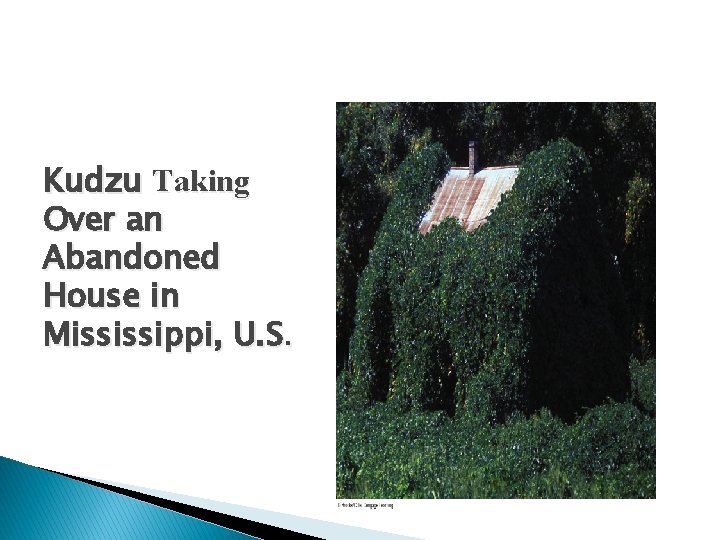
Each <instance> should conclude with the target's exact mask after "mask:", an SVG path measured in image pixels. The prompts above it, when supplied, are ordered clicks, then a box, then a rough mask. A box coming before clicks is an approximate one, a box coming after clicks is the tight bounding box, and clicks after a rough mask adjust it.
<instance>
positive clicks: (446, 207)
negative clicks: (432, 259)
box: [420, 166, 518, 234]
mask: <svg viewBox="0 0 720 540" xmlns="http://www.w3.org/2000/svg"><path fill="white" fill-rule="evenodd" d="M469 172H470V169H469V168H468V167H453V168H452V169H450V172H449V173H448V174H447V176H446V177H445V180H443V182H442V184H441V185H440V187H439V188H438V189H437V191H436V192H435V195H434V197H433V203H432V206H431V207H430V210H428V211H427V212H426V213H425V215H424V216H423V218H422V221H421V222H420V233H421V234H425V233H427V232H428V231H429V230H430V229H432V227H434V226H435V225H437V224H438V223H440V222H441V221H442V220H443V219H445V218H447V217H449V216H452V217H455V218H457V220H458V221H459V222H460V225H461V226H462V228H463V229H465V230H466V231H472V230H475V229H477V228H478V227H480V226H482V225H484V224H485V223H486V222H487V218H488V216H489V215H490V212H491V211H492V210H493V209H494V208H495V207H496V206H497V204H498V203H499V202H500V197H501V196H502V194H503V193H505V192H506V191H508V190H510V189H512V187H513V185H514V184H515V178H516V177H517V174H518V168H517V167H514V166H513V167H486V168H485V169H482V170H480V171H478V172H476V173H475V174H474V175H471V174H469Z"/></svg>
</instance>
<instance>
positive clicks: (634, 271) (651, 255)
mask: <svg viewBox="0 0 720 540" xmlns="http://www.w3.org/2000/svg"><path fill="white" fill-rule="evenodd" d="M624 241H625V244H624V247H623V257H622V261H623V277H624V278H625V281H626V283H627V287H626V288H627V290H628V292H629V296H630V303H631V305H633V306H635V309H634V310H633V313H632V317H633V321H632V325H633V334H634V335H633V338H634V345H635V352H636V353H637V354H638V355H639V356H640V357H641V358H649V357H650V356H652V354H653V352H654V347H655V345H654V344H655V185H654V182H651V181H649V180H648V179H647V178H644V177H643V176H640V175H639V174H636V175H635V176H634V177H633V178H632V180H631V181H630V185H629V187H628V191H627V195H626V198H625V234H624Z"/></svg>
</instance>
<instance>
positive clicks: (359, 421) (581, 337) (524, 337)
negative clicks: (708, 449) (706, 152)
mask: <svg viewBox="0 0 720 540" xmlns="http://www.w3.org/2000/svg"><path fill="white" fill-rule="evenodd" d="M335 117H336V238H335V250H336V257H335V270H336V286H335V289H336V302H335V308H336V497H337V498H338V499H483V498H485V499H487V498H500V499H511V498H530V499H540V498H581V499H589V498H620V499H646V498H649V499H654V498H655V496H656V464H655V461H656V459H655V454H656V444H655V440H656V430H655V416H656V413H655V357H656V353H655V351H656V279H655V260H656V249H655V213H656V184H655V146H656V143H655V140H656V135H655V123H656V105H655V103H639V102H603V103H591V102H577V103H566V102H546V103H540V102H523V103H521V102H462V103H449V102H443V103H432V102H402V103H400V102H366V103H357V102H337V103H336V113H335Z"/></svg>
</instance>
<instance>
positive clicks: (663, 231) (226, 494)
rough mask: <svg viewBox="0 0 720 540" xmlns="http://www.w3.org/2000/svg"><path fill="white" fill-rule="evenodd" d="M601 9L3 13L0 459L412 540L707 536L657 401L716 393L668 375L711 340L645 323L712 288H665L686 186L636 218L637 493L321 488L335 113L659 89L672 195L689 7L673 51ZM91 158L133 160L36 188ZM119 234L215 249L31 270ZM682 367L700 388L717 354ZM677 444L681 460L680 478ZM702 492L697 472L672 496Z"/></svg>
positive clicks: (706, 491)
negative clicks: (656, 215)
mask: <svg viewBox="0 0 720 540" xmlns="http://www.w3.org/2000/svg"><path fill="white" fill-rule="evenodd" d="M611 4H613V3H612V2H611V3H610V5H611ZM610 5H609V4H608V3H604V4H603V8H602V9H603V10H602V11H593V10H592V9H590V8H589V9H588V13H587V14H582V15H580V16H578V17H576V18H572V17H571V13H573V12H571V11H570V8H569V6H575V4H574V3H567V4H565V5H560V6H558V8H557V9H558V11H557V16H556V17H555V16H553V17H549V18H548V19H547V20H546V21H544V22H543V21H541V20H540V16H541V15H547V6H546V5H545V4H542V6H540V5H538V4H533V3H522V4H518V5H516V6H515V5H514V6H511V11H512V12H513V13H514V14H515V17H514V19H510V18H509V14H508V13H506V12H501V11H499V10H498V8H492V7H489V6H482V5H480V4H476V5H473V6H468V5H465V4H464V3H455V2H445V3H442V4H440V5H438V4H437V3H433V4H429V5H424V4H422V3H415V4H412V6H411V7H409V6H410V5H407V6H404V7H402V6H397V7H394V6H393V5H391V3H389V2H364V3H358V4H356V5H348V6H346V7H344V8H340V7H339V6H336V5H334V4H331V3H328V4H321V3H300V2H298V3H281V2H266V3H264V4H263V7H257V6H256V7H250V6H249V5H247V6H245V4H241V3H239V2H237V3H232V2H227V3H218V2H198V3H184V2H167V3H154V2H137V3H136V2H123V3H117V4H115V5H114V6H110V5H105V4H102V5H101V4H100V3H98V2H85V3H77V2H47V3H34V2H24V3H22V4H20V3H17V5H14V6H4V7H3V8H2V11H3V16H2V18H1V19H0V27H1V28H2V36H0V39H1V40H2V45H3V47H2V50H3V53H2V55H3V58H2V88H0V92H2V105H1V106H2V117H1V119H0V122H1V123H2V126H1V128H2V146H1V147H0V163H1V164H2V179H1V180H0V181H1V182H2V184H1V186H2V195H1V198H2V222H1V224H2V229H1V230H2V242H3V247H2V264H1V266H0V269H1V271H2V283H1V286H2V295H1V298H2V325H1V327H0V332H1V334H0V338H1V341H0V343H1V346H2V350H1V352H0V411H2V413H0V455H3V456H6V457H10V458H13V459H17V460H19V461H23V462H25V463H28V464H31V465H36V466H39V467H44V468H48V469H52V470H56V471H61V472H65V473H68V474H72V475H77V476H83V477H89V478H96V479H101V480H106V481H108V482H115V483H121V484H126V485H134V486H144V487H146V488H148V489H155V490H160V491H166V492H172V493H178V494H185V495H188V496H192V497H199V498H204V499H210V500H216V501H222V502H226V503H232V504H237V505H243V506H248V507H254V508H261V509H266V510H272V511H275V512H284V513H288V514H295V515H298V516H305V517H309V518H315V519H322V520H327V521H332V522H336V523H346V524H352V525H358V526H362V527H366V528H370V529H376V530H381V531H387V532H395V533H400V534H407V535H412V536H418V537H428V538H430V537H433V538H447V537H460V536H472V537H476V536H485V535H493V536H496V535H501V534H502V535H503V536H506V537H511V538H514V537H520V536H523V537H527V536H528V535H529V534H537V533H543V532H544V533H548V534H549V533H552V534H553V535H555V536H556V537H561V538H564V537H568V538H569V537H575V536H576V535H577V534H578V532H582V535H583V537H584V538H607V537H608V535H616V536H621V537H631V536H640V535H642V534H645V533H649V532H651V531H656V530H659V529H661V528H662V529H665V530H666V531H667V532H671V533H672V532H679V531H682V532H684V533H685V534H689V533H690V532H691V531H695V532H696V533H700V532H701V531H703V532H707V528H706V527H705V525H706V523H705V520H707V519H708V513H707V512H708V507H707V503H709V501H710V493H711V492H710V489H711V486H713V485H717V482H714V481H712V479H710V478H707V477H704V476H703V475H704V474H705V469H703V463H704V462H705V459H706V458H709V457H710V455H711V453H710V448H706V447H704V446H703V445H700V444H694V443H693V444H691V443H692V441H693V440H694V438H695V437H697V436H698V430H702V429H708V428H709V425H710V423H709V421H706V420H703V419H702V418H700V417H697V416H695V417H688V416H687V415H684V414H682V413H681V412H680V411H679V410H678V409H677V408H676V407H675V405H674V402H675V400H676V399H679V400H681V401H680V402H678V403H682V400H683V399H690V398H692V399H693V400H694V401H693V403H694V405H693V407H694V408H696V409H697V410H707V409H705V407H704V406H703V405H704V403H703V402H702V401H701V400H702V399H703V398H704V397H705V396H710V395H711V394H712V390H711V389H710V388H709V387H708V388H705V386H704V385H707V384H709V380H717V377H712V376H710V377H707V379H709V380H705V379H704V378H703V380H697V378H695V377H693V376H692V373H689V372H686V371H682V370H680V369H679V366H678V363H680V361H682V363H683V365H685V366H686V367H687V366H691V365H693V362H696V361H699V360H700V359H701V358H702V359H704V360H706V361H710V358H711V356H710V354H709V353H706V352H704V351H703V350H702V349H701V346H700V341H699V340H700V338H697V335H696V334H695V333H694V332H699V333H700V334H701V335H705V334H706V333H708V332H712V331H713V330H712V327H711V326H710V317H709V316H708V318H702V320H701V321H699V322H698V324H697V325H695V328H694V332H689V331H688V334H687V336H685V334H682V332H683V330H682V329H679V330H677V329H676V330H674V331H673V332H663V331H662V330H663V329H668V328H670V327H671V326H673V324H672V320H668V316H671V315H672V314H673V313H675V312H676V311H682V310H683V309H684V302H686V301H687V300H688V299H690V298H698V297H703V298H708V292H707V291H705V290H704V289H702V288H701V287H702V283H707V281H706V280H710V279H711V276H712V273H711V272H710V265H709V264H703V263H698V265H697V269H696V270H695V278H696V279H694V280H693V283H689V284H688V283H683V285H682V287H684V289H683V291H682V292H681V291H680V290H678V289H673V284H675V285H676V286H677V285H678V283H673V281H672V280H673V279H674V280H678V279H680V278H679V276H678V275H677V274H674V273H673V272H672V270H673V269H677V270H678V271H682V270H683V268H685V266H684V265H683V263H681V262H679V261H683V260H685V261H687V260H688V258H689V257H692V256H693V253H694V254H695V255H697V252H695V251H694V249H693V246H694V245H695V242H699V240H697V239H691V240H687V238H685V237H684V236H683V235H682V233H681V231H679V230H678V226H677V225H676V221H680V219H678V216H679V215H681V214H682V213H683V212H687V213H688V214H692V215H694V216H695V217H693V219H694V220H698V219H703V217H702V216H703V215H707V216H710V215H711V214H712V212H711V211H708V212H702V211H701V210H700V209H701V208H702V205H704V204H709V201H707V200H704V199H706V198H705V197H698V199H700V200H698V201H696V202H695V203H694V204H695V205H696V206H695V210H693V211H692V212H689V210H688V209H682V208H680V209H675V208H672V209H671V211H670V212H669V213H666V212H665V211H663V210H666V209H667V207H665V208H663V207H662V204H661V213H660V219H659V220H658V229H659V233H660V234H658V238H660V242H661V245H660V246H659V249H658V269H659V272H658V275H659V286H658V287H659V289H660V290H659V296H660V297H661V300H662V301H661V302H659V303H658V305H659V306H661V307H660V309H661V311H659V314H658V315H659V323H658V324H659V326H660V330H661V331H660V332H658V333H659V335H660V336H661V338H660V342H659V350H660V351H661V352H662V354H661V355H659V357H658V366H659V369H658V399H659V401H660V406H659V407H658V411H659V413H658V414H659V418H658V492H657V493H658V500H657V501H643V502H632V501H625V502H623V501H594V502H582V501H575V502H567V501H550V502H539V501H397V502H396V504H395V509H394V510H393V511H379V510H378V511H374V512H370V511H367V510H355V511H351V510H347V509H344V510H343V509H339V508H337V501H336V500H335V484H334V482H335V464H334V463H335V444H334V441H335V431H334V429H335V412H334V403H335V394H334V392H335V382H334V362H335V360H334V339H335V336H334V333H335V332H334V328H335V326H334V325H335V321H334V283H335V274H334V213H335V202H334V201H335V199H334V197H335V186H334V178H335V170H334V152H335V131H334V122H335V119H334V107H335V101H337V100H352V99H363V100H382V99H386V100H393V99H398V100H399V99H402V100H408V99H411V100H412V99H417V100H433V101H450V100H458V101H460V100H468V101H470V100H477V101H481V100H488V99H495V100H513V99H520V100H553V99H558V100H567V99H597V100H651V101H655V100H657V101H658V149H659V152H658V165H659V171H661V173H660V177H659V179H658V183H659V185H660V186H661V187H660V188H659V193H660V195H659V200H661V203H668V202H671V203H672V200H670V199H672V197H669V198H663V197H662V195H663V194H665V193H667V190H665V189H664V188H662V186H663V182H664V181H674V179H673V177H675V175H676V173H677V175H678V176H679V175H680V173H681V172H682V170H683V169H682V166H683V165H684V163H683V162H684V161H686V160H687V159H695V158H697V159H702V158H705V157H708V156H712V155H714V148H713V145H712V144H711V142H710V141H711V140H712V135H713V130H712V126H713V125H715V126H716V125H717V118H707V117H706V116H705V117H703V118H702V120H700V119H699V115H701V114H703V113H701V112H700V107H701V105H702V103H703V102H704V100H707V99H711V98H712V97H713V96H714V95H716V91H717V85H716V84H715V83H714V82H713V81H712V80H711V78H710V75H709V74H706V72H707V64H708V58H703V56H702V55H703V54H704V55H708V54H709V53H708V52H707V51H709V50H711V49H713V48H714V46H716V45H717V43H716V41H717V38H712V37H711V36H712V34H713V32H714V30H713V29H712V28H710V27H709V26H708V25H709V24H710V19H709V18H708V17H702V16H700V17H697V16H696V17H695V18H694V20H693V25H694V29H693V31H692V32H690V31H689V30H688V31H687V36H685V37H686V38H687V39H683V38H680V41H684V42H685V44H684V45H683V47H685V49H684V50H682V49H681V50H677V48H676V46H677V43H676V42H675V41H671V40H666V38H667V37H668V35H667V33H665V32H664V31H663V27H667V26H668V25H670V24H673V22H674V14H669V13H660V12H656V13H655V14H654V15H653V17H654V18H653V20H652V21H646V19H645V17H646V15H647V14H646V12H645V11H642V10H641V9H640V8H638V9H637V10H634V8H633V9H630V8H629V6H625V11H624V12H623V14H622V16H617V15H613V14H612V13H611V12H610V9H609V8H610ZM572 9H573V10H574V9H575V8H574V7H573V8H572ZM574 15H575V14H574ZM472 20H476V21H477V22H476V24H471V21H472ZM494 21H495V22H496V24H495V23H494ZM646 22H647V23H648V24H649V25H650V26H652V28H648V27H646V25H645V23H646ZM601 28H602V29H601ZM610 28H612V32H610V31H609V29H610ZM639 28H642V29H643V31H644V32H645V34H644V37H643V39H640V38H639V36H638V34H637V32H638V29H639ZM593 29H596V30H593ZM592 32H596V34H592ZM606 32H607V33H608V34H612V36H613V37H612V38H610V37H606V35H605V34H606ZM594 36H596V37H597V38H598V39H594ZM586 38H590V39H586ZM601 38H602V39H601ZM643 40H644V41H643ZM640 42H642V43H640ZM580 44H582V45H583V47H580V46H579V45H580ZM699 51H702V52H699ZM696 53H698V54H696ZM670 68H672V69H670ZM671 73H672V75H671ZM683 80H692V82H693V85H692V86H693V90H692V92H693V94H692V96H689V97H683V96H684V94H683V92H684V91H686V90H687V88H686V85H685V84H684V83H683ZM693 107H698V110H697V111H694V109H693ZM702 110H703V111H705V110H706V109H702ZM715 116H717V113H715ZM689 117H690V118H694V119H695V120H696V122H697V124H698V125H696V126H693V129H688V128H687V126H686V124H685V122H687V120H688V118H689ZM695 128H697V129H695ZM703 130H704V131H703ZM689 132H692V137H686V136H682V134H683V133H689ZM668 150H672V152H668ZM664 152H666V154H664ZM670 154H672V156H671V155H670ZM97 164H102V165H103V166H104V167H105V169H106V170H107V171H129V172H135V171H138V172H142V173H143V192H142V194H139V195H138V194H122V195H118V194H105V195H99V194H82V195H80V194H46V193H44V190H43V170H44V167H45V166H63V167H64V168H65V170H67V171H84V172H90V171H92V170H93V169H94V168H95V166H96V165H97ZM157 168H171V169H173V170H174V171H175V172H189V171H190V169H199V170H200V171H202V172H207V171H208V170H209V169H214V170H215V171H217V172H218V173H219V174H227V175H230V176H240V175H242V176H249V177H250V179H251V180H250V186H249V189H250V193H251V195H250V198H249V199H247V200H238V199H235V198H234V197H233V196H232V195H231V194H229V193H220V194H212V193H208V194H202V193H198V194H193V193H187V194H185V193H179V194H175V193H157V192H156V191H155V186H156V182H155V180H154V179H153V178H152V176H151V172H152V170H153V169H157ZM700 176H701V177H703V176H705V173H704V172H703V173H702V174H701V175H700ZM686 179H687V181H688V182H699V180H698V179H697V178H689V177H686ZM683 180H685V178H684V179H683ZM707 180H708V181H709V180H710V179H709V178H707ZM713 182H714V180H713ZM666 185H667V184H666ZM712 189H714V190H715V194H717V189H716V188H712ZM707 199H711V197H707ZM52 204H63V205H65V206H66V207H67V208H68V209H71V210H75V211H81V210H85V211H89V210H112V211H115V212H116V213H117V215H118V217H117V218H116V219H115V221H114V225H113V229H112V232H111V233H104V232H89V231H86V230H84V231H82V232H51V231H48V230H47V229H46V228H45V227H44V225H43V219H42V218H43V213H44V211H45V209H46V208H47V207H48V206H50V205H52ZM132 210H139V211H144V210H145V211H149V210H156V211H161V212H162V214H163V229H164V230H163V232H162V233H128V232H125V231H124V227H123V220H122V216H123V214H124V213H125V212H127V211H132ZM708 210H711V209H710V208H708ZM668 214H672V215H668ZM698 216H700V217H698ZM695 223H696V225H693V226H694V227H696V229H698V230H702V229H703V227H702V226H701V224H698V223H697V221H696V222H695ZM137 240H141V241H142V242H143V245H144V246H145V247H146V248H151V247H153V248H176V249H183V250H185V249H191V248H195V249H207V248H209V247H210V245H211V243H212V242H213V241H217V242H219V243H220V270H219V271H214V272H210V271H204V270H198V271H155V272H150V271H140V272H138V271H120V272H118V271H95V272H92V271H65V272H62V271H55V270H53V271H43V270H41V266H42V261H43V259H44V256H45V253H46V250H47V248H48V246H49V244H50V243H51V242H58V243H60V244H61V245H62V244H64V243H65V242H67V241H72V242H74V243H75V244H77V245H78V246H79V247H82V248H84V249H89V248H96V249H104V248H110V247H113V248H117V249H128V248H130V247H132V245H133V243H134V242H135V241H137ZM668 245H670V246H671V247H670V248H668V247H667V246H668ZM664 246H665V247H664ZM705 262H706V263H708V261H705ZM668 270H670V271H668ZM45 280H49V281H52V282H53V283H56V282H58V281H60V280H64V281H66V282H67V283H68V285H71V286H86V287H91V286H94V287H101V286H105V287H110V286H117V287H122V288H124V287H136V288H138V289H139V290H140V291H141V295H143V296H142V298H143V299H144V300H145V302H144V307H142V308H140V309H135V310H131V309H127V308H124V309H89V308H86V309H64V310H63V309H60V308H57V307H55V308H52V309H45V308H44V307H43V284H44V281H45ZM152 281H158V282H159V283H160V285H165V286H170V287H175V288H177V289H178V290H179V291H180V308H179V309H166V310H161V309H153V308H150V307H148V306H149V301H148V300H149V296H148V291H149V287H150V283H151V282H152ZM663 286H665V288H664V289H663V288H662V287H663ZM708 309H709V308H708ZM662 310H664V311H662ZM701 313H702V312H701ZM46 319H50V320H56V321H58V320H65V319H69V320H75V319H77V320H81V321H84V322H85V323H86V324H88V325H100V324H101V323H103V324H110V325H111V324H112V322H113V321H114V320H121V321H123V322H126V323H127V324H133V323H134V324H143V325H144V324H149V325H152V324H154V321H155V320H162V321H163V322H164V323H165V324H168V325H169V324H178V325H183V326H184V325H194V324H197V325H203V323H204V321H205V320H212V321H213V322H214V329H215V333H216V335H218V336H219V337H221V338H222V339H223V342H224V347H223V351H222V352H221V353H215V352H212V351H209V350H204V349H198V350H197V351H196V352H194V353H192V354H185V353H184V352H181V351H180V352H175V353H173V354H166V353H164V352H162V351H161V350H158V349H156V348H154V347H153V348H147V349H144V348H141V347H133V348H113V347H107V348H98V347H91V348H82V347H78V348H67V349H66V348H62V347H52V348H46V347H44V345H43V321H45V320H46ZM236 319H237V320H247V319H255V320H258V321H266V320H271V319H278V320H282V321H283V323H284V325H283V329H284V332H285V334H286V338H287V339H289V340H291V341H292V346H291V347H282V348H278V349H267V348H265V349H253V348H248V349H242V348H239V347H237V346H235V345H234V343H233V340H232V335H233V327H232V323H233V321H234V320H236ZM671 334H672V335H671ZM679 334H680V335H679ZM691 336H695V337H693V340H694V341H692V342H690V341H685V337H688V338H690V337H691ZM715 356H716V353H715ZM715 364H717V363H715ZM704 369H705V370H712V371H713V372H714V374H715V375H717V367H716V365H715V366H714V367H707V366H706V367H705V368H704ZM704 373H708V372H707V371H705V372H704ZM691 389H692V390H691ZM708 433H709V432H708ZM688 445H689V446H688ZM688 447H689V448H692V455H691V456H690V457H691V458H692V459H687V461H686V462H684V464H683V468H679V465H678V464H679V463H680V462H681V459H683V456H685V457H686V458H687V456H686V455H685V452H686V451H687V448H688ZM700 478H707V484H705V483H703V484H702V485H695V484H694V483H693V482H698V481H699V480H700ZM688 498H690V500H688ZM690 501H693V502H692V503H691V502H690ZM590 523H591V524H592V525H591V526H589V525H588V524H590ZM690 536H692V534H690Z"/></svg>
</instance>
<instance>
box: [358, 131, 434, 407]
mask: <svg viewBox="0 0 720 540" xmlns="http://www.w3.org/2000/svg"><path fill="white" fill-rule="evenodd" d="M447 169H448V161H447V156H446V155H445V152H444V151H443V150H442V148H441V147H440V146H439V145H432V146H429V147H424V148H422V149H420V150H419V151H417V152H415V153H413V154H411V155H410V156H409V157H408V159H406V160H405V161H404V162H403V164H402V166H401V167H400V168H399V171H398V174H397V180H396V183H397V186H398V187H397V192H396V194H395V196H394V197H393V200H392V202H391V203H390V206H389V207H388V211H387V213H386V215H385V217H384V218H383V222H382V225H381V226H380V229H379V230H378V234H377V236H376V239H375V244H374V246H373V249H372V251H371V252H370V255H369V261H368V265H367V267H366V268H365V271H364V272H363V275H362V277H361V279H360V283H359V285H358V293H357V309H356V316H355V331H354V333H353V336H352V339H351V341H350V362H351V366H352V373H353V382H354V388H353V391H352V395H353V397H354V399H355V401H356V402H357V403H359V404H367V403H369V402H370V401H373V400H381V401H382V400H385V399H386V398H387V395H388V392H389V389H390V385H391V384H395V382H396V381H394V380H391V379H392V376H393V375H394V374H396V373H397V371H398V370H397V364H398V363H400V362H401V359H398V358H396V354H395V352H396V351H397V348H398V343H400V342H399V341H398V333H402V324H403V321H402V320H401V319H400V318H395V317H394V316H393V306H399V305H401V304H402V303H403V301H404V300H406V299H407V298H406V297H404V296H403V294H402V291H403V289H402V286H403V283H404V282H405V279H406V273H407V269H408V268H409V267H410V263H411V259H412V257H413V254H414V246H415V244H416V243H417V242H418V233H417V225H418V222H419V218H420V215H421V214H422V211H423V209H424V208H425V206H426V205H427V202H428V201H429V200H430V198H431V197H432V194H433V192H434V190H435V188H436V187H437V185H438V183H439V182H440V180H441V179H442V178H443V177H444V176H445V172H446V171H447ZM395 324H397V325H398V329H397V330H396V329H395V328H394V325H395ZM418 399H421V398H420V397H418Z"/></svg>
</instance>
